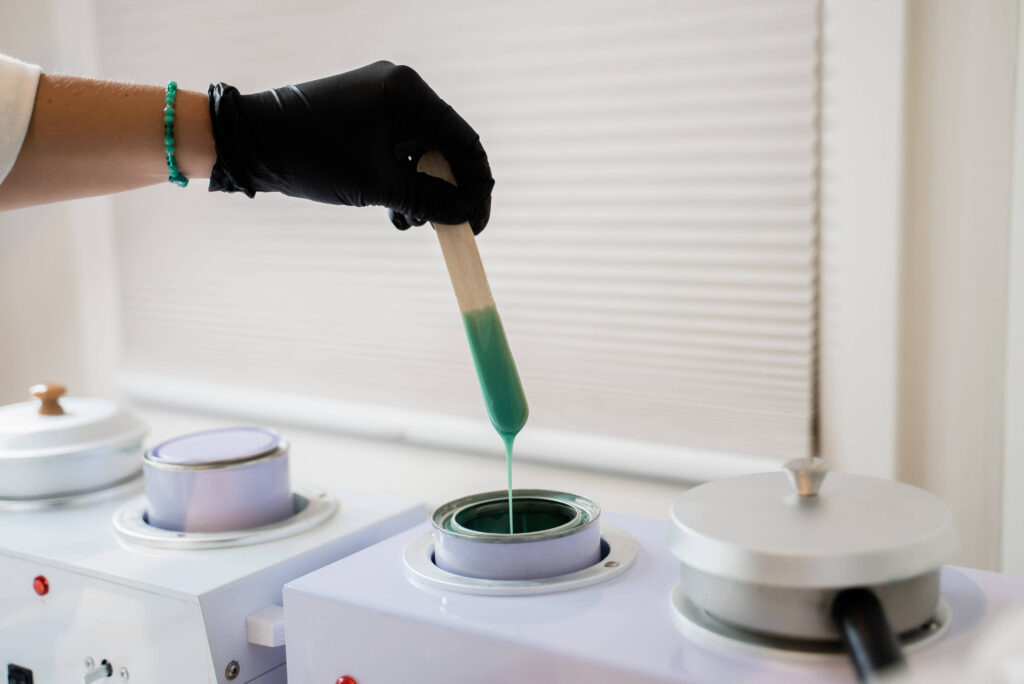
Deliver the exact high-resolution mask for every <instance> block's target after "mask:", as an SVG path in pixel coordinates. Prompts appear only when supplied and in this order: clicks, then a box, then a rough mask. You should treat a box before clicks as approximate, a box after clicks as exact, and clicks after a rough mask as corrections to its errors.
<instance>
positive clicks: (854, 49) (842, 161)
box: [818, 0, 906, 478]
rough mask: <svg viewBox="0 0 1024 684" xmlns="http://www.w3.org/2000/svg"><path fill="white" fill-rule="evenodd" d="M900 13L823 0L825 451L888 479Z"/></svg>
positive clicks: (899, 209) (899, 5)
mask: <svg viewBox="0 0 1024 684" xmlns="http://www.w3.org/2000/svg"><path fill="white" fill-rule="evenodd" d="M905 16H906V5H905V2H903V0H893V1H890V0H866V1H864V2H856V3H851V2H843V1H842V0H826V1H825V6H824V31H823V32H822V39H823V41H825V43H826V45H825V49H824V51H823V52H824V64H823V70H824V79H823V114H822V118H823V131H822V133H823V135H822V141H823V146H824V149H823V154H822V160H823V169H822V182H821V185H822V190H821V196H822V203H821V206H822V229H821V250H820V260H821V261H820V263H821V264H822V266H823V268H822V269H821V270H820V272H819V277H820V278H821V288H820V290H819V350H818V364H819V385H818V392H819V401H818V410H819V416H820V418H819V420H820V428H819V436H820V454H821V455H822V456H823V457H824V458H826V459H828V460H829V461H830V462H831V463H832V466H833V467H834V468H836V469H838V470H844V471H851V472H859V473H864V474H868V475H875V476H878V477H888V478H893V477H895V476H896V474H897V468H898V458H897V440H898V434H897V415H898V392H897V387H898V369H899V366H898V362H899V303H900V268H901V246H902V232H903V228H902V225H903V178H904V160H903V150H904V134H903V116H904V97H905V96H904V83H903V81H904V55H905V52H906V31H905ZM865 36H871V38H872V39H871V40H870V41H868V40H865V39H864V38H865ZM833 107H834V108H833ZM851 330H856V331H857V343H856V344H855V345H852V344H846V342H847V341H848V340H849V331H851Z"/></svg>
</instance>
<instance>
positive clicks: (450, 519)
mask: <svg viewBox="0 0 1024 684" xmlns="http://www.w3.org/2000/svg"><path fill="white" fill-rule="evenodd" d="M512 500H513V511H514V519H515V523H516V524H515V529H516V530H517V531H516V532H515V533H514V534H509V533H508V531H507V525H508V492H506V491H497V492H487V493H484V494H474V495H472V496H467V497H463V498H461V499H456V500H455V501H451V502H449V503H447V504H444V505H443V506H441V507H440V508H438V509H437V510H436V511H434V514H433V516H432V517H431V522H432V523H433V527H434V530H433V535H434V563H435V564H436V565H437V566H438V567H439V568H441V569H442V570H446V571H448V572H451V573H454V574H457V575H462V576H465V577H478V578H485V579H496V580H528V579H542V578H550V577H556V576H559V575H564V574H567V573H571V572H576V571H578V570H582V569H584V568H587V567H590V566H592V565H594V564H596V563H597V562H598V561H600V560H601V529H600V526H599V525H598V518H599V517H600V515H601V509H600V507H599V506H598V505H597V504H596V503H594V502H593V501H591V500H590V499H587V498H585V497H582V496H576V495H574V494H567V493H564V492H554V491H548V490H543V489H516V490H513V491H512ZM518 530H522V531H518Z"/></svg>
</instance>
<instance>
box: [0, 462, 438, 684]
mask: <svg viewBox="0 0 1024 684" xmlns="http://www.w3.org/2000/svg"><path fill="white" fill-rule="evenodd" d="M141 489H142V482H141V479H138V480H135V481H134V482H132V483H130V484H129V485H128V486H127V487H125V488H122V489H121V490H119V491H112V492H109V495H107V496H106V497H105V498H101V500H99V501H93V502H92V503H83V504H82V505H77V506H76V505H69V506H64V507H59V508H53V509H49V510H40V511H33V512H9V511H8V512H0V668H2V673H3V675H6V674H7V671H8V666H9V665H11V664H13V665H16V666H19V667H21V668H26V669H29V670H31V672H32V677H33V682H34V683H35V684H51V683H56V682H62V683H63V682H83V681H93V680H91V679H87V678H86V676H87V673H88V672H90V671H95V670H96V669H97V668H100V667H101V665H102V664H103V662H104V661H106V662H107V663H109V664H110V666H111V667H110V671H111V672H112V676H111V677H109V678H107V677H106V676H102V677H100V678H99V679H96V680H95V681H100V682H112V683H113V682H118V683H119V684H120V683H121V682H125V681H126V682H129V683H130V682H140V683H145V684H163V683H165V682H166V683H168V684H169V683H171V682H183V683H185V682H187V683H188V684H201V683H213V682H219V683H222V684H223V683H227V682H231V684H236V683H238V682H259V683H260V684H280V683H281V682H285V681H286V678H285V666H284V661H285V649H284V647H283V646H277V647H270V646H262V645H255V644H253V643H249V641H248V639H247V629H246V617H247V616H249V615H250V614H252V613H256V612H257V611H260V610H261V609H263V608H265V607H267V606H271V605H273V604H277V605H280V604H281V588H282V586H283V585H284V584H285V582H287V581H289V580H291V579H294V578H296V577H299V576H301V575H303V574H305V573H308V572H310V571H312V570H314V569H316V568H319V567H322V566H324V565H326V564H328V563H330V562H332V561H334V560H337V559H338V558H341V557H343V556H345V555H347V554H350V553H353V552H355V551H357V550H359V549H362V548H365V547H367V546H369V545H371V544H373V543H375V542H377V541H380V540H381V539H385V538H388V537H390V536H391V535H393V534H395V533H397V532H399V531H401V530H404V529H406V528H408V527H409V526H411V525H414V524H416V523H418V522H421V521H423V520H424V518H425V515H426V511H425V509H424V507H423V505H422V504H414V503H410V502H406V501H400V500H396V499H392V498H388V497H383V496H377V495H369V494H362V493H358V492H351V491H344V490H339V491H333V490H332V491H330V492H324V493H325V494H326V495H327V496H328V497H329V496H333V497H335V498H336V499H337V501H338V503H339V507H338V509H337V510H336V511H335V512H334V514H333V515H331V516H330V517H329V518H327V519H326V520H324V521H323V522H322V523H320V524H319V525H317V526H315V527H312V528H311V529H306V530H305V531H301V532H298V533H296V534H294V535H293V536H285V537H283V538H277V539H274V540H271V541H266V542H263V543H257V544H251V545H245V546H234V547H230V548H207V549H175V548H153V547H150V546H146V545H142V544H139V543H136V542H134V541H130V540H129V539H128V538H126V537H124V536H123V535H119V534H118V533H117V532H116V531H115V529H114V525H113V519H114V517H115V514H116V513H117V512H118V511H119V510H123V508H122V507H123V506H125V505H126V504H127V505H129V506H130V505H131V504H132V502H135V503H136V504H137V505H141V504H139V502H141V501H142V500H141V499H140V498H132V497H133V496H135V495H139V494H141ZM40 576H42V577H45V578H46V582H47V585H48V593H46V594H45V595H42V596H40V595H37V593H36V592H35V591H34V581H35V579H36V578H37V577H40ZM271 612H272V611H271ZM263 615H266V613H263ZM262 627H264V628H267V627H268V625H267V624H263V625H262ZM269 627H270V628H269V629H264V630H263V632H265V634H263V635H262V636H257V637H256V638H254V639H253V640H254V641H259V640H260V638H263V639H267V638H274V639H276V640H278V641H279V640H280V634H279V627H280V625H279V624H278V625H274V624H273V623H272V621H271V624H270V625H269ZM274 627H277V628H278V632H274V629H273V628H274ZM255 631H257V632H258V631H260V630H255ZM266 634H272V635H273V636H272V637H268V636H267V635H266ZM232 663H234V665H232ZM101 674H102V673H101ZM232 674H234V676H233V677H232V676H230V675H232ZM94 676H95V675H94ZM11 681H19V684H20V680H15V679H12V680H11ZM297 681H301V680H297Z"/></svg>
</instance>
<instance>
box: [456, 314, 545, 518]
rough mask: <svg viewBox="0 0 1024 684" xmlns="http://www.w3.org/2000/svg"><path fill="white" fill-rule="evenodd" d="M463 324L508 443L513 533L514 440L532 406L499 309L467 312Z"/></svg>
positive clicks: (489, 407)
mask: <svg viewBox="0 0 1024 684" xmlns="http://www.w3.org/2000/svg"><path fill="white" fill-rule="evenodd" d="M462 324H463V326H465V328H466V337H467V338H468V339H469V350H470V352H472V354H473V365H474V366H476V375H477V378H478V379H479V380H480V389H481V390H482V391H483V395H484V404H485V405H486V406H487V415H488V417H490V419H491V425H493V426H494V429H495V430H497V431H498V434H499V435H501V439H502V441H504V442H505V469H506V472H507V477H508V526H509V530H508V531H509V534H512V533H513V532H514V525H513V522H512V442H513V441H515V438H516V435H518V434H519V431H520V430H522V429H523V426H524V425H526V418H527V417H528V416H529V415H530V409H529V407H528V406H527V405H526V395H525V394H524V393H523V384H522V382H520V380H519V371H517V370H516V362H515V359H513V358H512V350H511V349H509V346H508V338H506V337H505V328H504V327H503V326H502V325H501V317H500V316H498V310H497V308H495V307H493V306H490V307H487V308H486V309H476V310H473V311H466V312H464V313H463V314H462Z"/></svg>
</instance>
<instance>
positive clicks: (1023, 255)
mask: <svg viewBox="0 0 1024 684" xmlns="http://www.w3.org/2000/svg"><path fill="white" fill-rule="evenodd" d="M1017 27H1018V28H1017V101H1016V111H1015V112H1014V141H1013V209H1012V211H1013V215H1012V221H1011V224H1010V259H1009V277H1010V287H1009V307H1008V314H1009V321H1008V324H1007V335H1006V411H1005V414H1004V415H1005V418H1004V421H1005V434H1006V436H1005V440H1006V441H1005V444H1004V445H1003V449H1004V452H1005V457H1004V459H1003V570H1004V571H1005V572H1012V573H1015V574H1018V575H1024V496H1021V494H1022V492H1024V46H1022V45H1021V40H1020V37H1021V36H1022V35H1024V12H1021V13H1020V16H1019V17H1018V22H1017Z"/></svg>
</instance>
